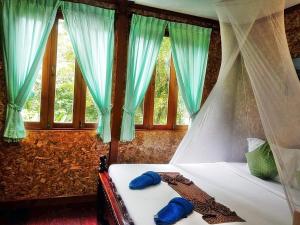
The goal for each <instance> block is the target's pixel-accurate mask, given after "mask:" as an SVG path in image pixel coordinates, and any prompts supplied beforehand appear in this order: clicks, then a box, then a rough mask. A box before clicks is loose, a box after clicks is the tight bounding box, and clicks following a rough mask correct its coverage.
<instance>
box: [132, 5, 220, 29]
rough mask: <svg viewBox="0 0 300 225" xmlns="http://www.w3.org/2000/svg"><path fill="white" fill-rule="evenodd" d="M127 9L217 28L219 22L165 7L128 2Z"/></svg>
mask: <svg viewBox="0 0 300 225" xmlns="http://www.w3.org/2000/svg"><path fill="white" fill-rule="evenodd" d="M129 10H130V12H131V13H136V14H139V15H143V16H152V17H156V18H159V19H163V20H168V21H172V22H178V23H187V24H192V25H197V26H202V27H210V28H219V22H218V21H217V20H212V19H207V18H203V17H198V16H193V15H189V14H184V13H179V12H174V11H170V10H165V9H158V8H154V7H149V6H144V5H139V4H135V3H133V4H130V6H129Z"/></svg>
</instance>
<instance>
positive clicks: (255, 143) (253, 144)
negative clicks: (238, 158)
mask: <svg viewBox="0 0 300 225" xmlns="http://www.w3.org/2000/svg"><path fill="white" fill-rule="evenodd" d="M247 141H248V152H252V151H254V150H255V149H257V148H258V147H259V146H261V145H263V144H264V143H266V141H264V140H261V139H259V138H247Z"/></svg>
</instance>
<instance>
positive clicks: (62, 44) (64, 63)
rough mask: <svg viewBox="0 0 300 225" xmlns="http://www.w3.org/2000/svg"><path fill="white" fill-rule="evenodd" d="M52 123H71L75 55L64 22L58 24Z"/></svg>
mask: <svg viewBox="0 0 300 225" xmlns="http://www.w3.org/2000/svg"><path fill="white" fill-rule="evenodd" d="M56 62H57V63H56V83H55V103H54V121H55V122H59V123H71V122H72V120H73V98H74V77H75V54H74V51H73V48H72V44H71V41H70V38H69V34H68V32H67V29H66V27H65V26H64V21H63V20H59V22H58V40H57V61H56Z"/></svg>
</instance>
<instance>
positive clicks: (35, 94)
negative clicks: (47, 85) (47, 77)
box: [22, 67, 42, 122]
mask: <svg viewBox="0 0 300 225" xmlns="http://www.w3.org/2000/svg"><path fill="white" fill-rule="evenodd" d="M41 94H42V67H41V68H40V70H39V71H38V75H37V78H36V82H35V83H34V85H33V89H32V91H31V93H30V94H29V97H28V99H27V101H26V103H25V105H24V107H23V110H22V115H23V119H24V121H27V122H40V110H41Z"/></svg>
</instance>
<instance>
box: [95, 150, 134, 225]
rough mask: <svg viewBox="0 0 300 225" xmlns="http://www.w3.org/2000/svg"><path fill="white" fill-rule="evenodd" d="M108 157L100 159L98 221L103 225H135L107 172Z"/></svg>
mask: <svg viewBox="0 0 300 225" xmlns="http://www.w3.org/2000/svg"><path fill="white" fill-rule="evenodd" d="M107 170H108V164H107V157H106V156H101V157H100V164H99V175H98V193H97V195H98V200H97V201H98V210H97V213H98V221H99V222H100V224H101V225H133V224H134V223H133V221H132V219H131V218H130V216H129V214H128V212H127V209H126V207H125V204H124V202H123V200H122V198H121V196H120V195H119V194H118V193H117V190H116V188H115V185H114V184H113V182H112V180H111V178H110V177H109V174H108V172H107Z"/></svg>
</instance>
